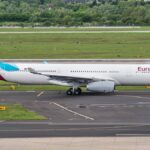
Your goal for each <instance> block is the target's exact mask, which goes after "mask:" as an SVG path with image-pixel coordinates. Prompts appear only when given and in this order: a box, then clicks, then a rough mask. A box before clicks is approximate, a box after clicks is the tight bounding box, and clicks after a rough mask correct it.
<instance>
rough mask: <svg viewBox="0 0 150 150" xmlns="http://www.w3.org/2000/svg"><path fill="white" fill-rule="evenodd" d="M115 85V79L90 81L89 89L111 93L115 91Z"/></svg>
mask: <svg viewBox="0 0 150 150" xmlns="http://www.w3.org/2000/svg"><path fill="white" fill-rule="evenodd" d="M114 87H115V83H114V82H113V81H97V82H92V83H89V84H88V85H87V90H88V91H93V92H104V93H109V92H113V91H114Z"/></svg>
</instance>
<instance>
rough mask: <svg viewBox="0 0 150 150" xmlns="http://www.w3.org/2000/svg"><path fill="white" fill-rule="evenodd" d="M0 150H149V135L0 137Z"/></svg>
mask: <svg viewBox="0 0 150 150" xmlns="http://www.w3.org/2000/svg"><path fill="white" fill-rule="evenodd" d="M0 149H1V150H149V149H150V137H142V136H141V137H138V136H136V137H98V138H96V137H85V138H72V137H70V138H66V137H62V138H26V139H24V138H21V139H20V138H19V139H18V138H15V139H1V140H0Z"/></svg>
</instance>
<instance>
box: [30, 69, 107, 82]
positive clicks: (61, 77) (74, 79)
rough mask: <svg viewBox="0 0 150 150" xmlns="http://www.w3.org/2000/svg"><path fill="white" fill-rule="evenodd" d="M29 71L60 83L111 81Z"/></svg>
mask: <svg viewBox="0 0 150 150" xmlns="http://www.w3.org/2000/svg"><path fill="white" fill-rule="evenodd" d="M28 71H29V72H30V73H33V74H38V75H43V76H47V77H49V78H50V79H54V80H59V81H67V82H80V83H89V82H91V81H100V80H101V81H105V80H110V79H106V78H94V77H91V78H89V77H80V76H68V75H52V74H45V73H41V72H37V71H35V70H34V69H32V68H28Z"/></svg>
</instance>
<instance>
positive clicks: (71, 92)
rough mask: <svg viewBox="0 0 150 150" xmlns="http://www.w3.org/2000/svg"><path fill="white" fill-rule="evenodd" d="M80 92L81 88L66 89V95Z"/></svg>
mask: <svg viewBox="0 0 150 150" xmlns="http://www.w3.org/2000/svg"><path fill="white" fill-rule="evenodd" d="M81 92H82V90H81V88H77V89H73V88H70V89H69V90H67V91H66V94H67V95H80V94H81Z"/></svg>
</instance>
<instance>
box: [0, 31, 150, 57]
mask: <svg viewBox="0 0 150 150" xmlns="http://www.w3.org/2000/svg"><path fill="white" fill-rule="evenodd" d="M149 39H150V34H149V33H107V34H105V33H103V34H102V33H101V34H97V33H96V34H19V35H18V34H7V35H6V34H0V58H6V59H12V58H23V59H25V58H30V59H33V58H45V59H46V58H49V59H50V58H70V59H71V58H149V57H150V50H149V48H150V42H149Z"/></svg>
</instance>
